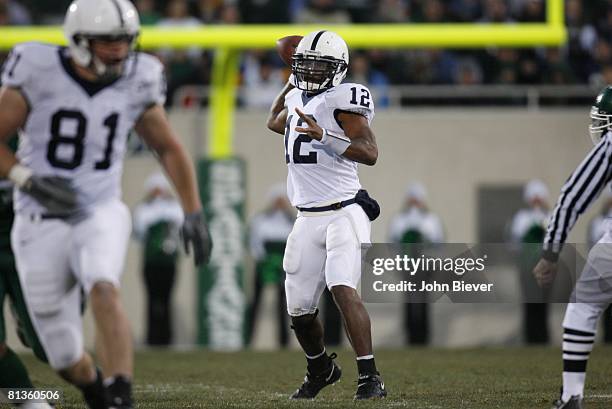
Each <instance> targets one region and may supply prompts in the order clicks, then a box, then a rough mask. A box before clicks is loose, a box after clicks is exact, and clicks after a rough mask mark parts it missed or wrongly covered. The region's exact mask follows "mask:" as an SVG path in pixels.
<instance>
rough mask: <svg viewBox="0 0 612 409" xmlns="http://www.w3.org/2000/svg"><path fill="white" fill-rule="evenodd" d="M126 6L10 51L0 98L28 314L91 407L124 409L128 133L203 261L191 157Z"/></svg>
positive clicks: (204, 243)
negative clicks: (91, 329)
mask: <svg viewBox="0 0 612 409" xmlns="http://www.w3.org/2000/svg"><path fill="white" fill-rule="evenodd" d="M139 29H140V25H139V20H138V13H137V12H136V9H135V8H134V6H133V5H132V3H131V2H130V1H128V0H75V1H74V2H73V3H72V4H71V5H70V7H69V9H68V12H67V14H66V19H65V23H64V31H65V34H66V37H67V39H68V44H69V46H68V47H66V48H65V47H56V46H51V45H45V44H38V43H27V44H22V45H18V46H16V47H15V48H14V50H13V51H12V53H11V56H10V57H9V60H8V62H7V63H6V65H5V68H4V71H3V74H2V84H3V86H2V88H1V89H0V138H1V139H2V141H3V142H4V141H6V139H7V138H8V137H9V136H10V135H12V134H13V133H14V132H15V131H17V130H20V141H19V148H18V151H17V154H16V155H14V154H13V153H12V152H11V151H10V150H9V149H8V148H7V146H6V144H4V143H0V177H8V179H10V180H12V181H13V182H14V183H15V185H16V186H17V187H18V189H15V200H14V208H15V214H16V216H15V223H14V225H13V229H12V233H11V236H12V237H11V238H12V247H13V250H14V253H15V257H16V264H17V269H18V272H19V279H20V282H21V285H22V288H23V292H24V296H25V299H26V304H27V308H28V312H29V314H30V316H31V318H32V322H33V326H34V328H35V330H36V332H37V334H38V337H39V339H40V341H41V343H42V346H43V348H44V350H45V354H46V357H47V359H48V361H49V364H50V365H51V366H52V367H53V368H54V369H56V370H57V371H58V372H59V373H60V374H61V375H62V376H63V377H64V378H65V379H67V380H68V381H70V382H71V383H73V384H74V385H76V386H77V387H79V388H80V389H81V390H82V392H83V395H84V398H85V400H86V401H87V403H88V405H89V406H90V407H92V408H107V407H110V408H131V407H133V403H132V397H131V379H132V373H133V353H132V338H131V334H130V327H129V323H128V321H127V318H126V315H125V312H124V310H123V307H122V305H121V302H120V298H119V280H120V277H121V273H122V269H123V264H124V257H125V252H126V248H127V244H128V239H129V235H130V229H131V223H130V212H129V210H128V208H127V207H126V206H125V205H124V204H123V202H121V199H120V196H121V188H120V186H121V174H122V167H123V158H124V155H125V148H126V138H127V136H128V133H129V132H130V130H131V129H132V128H134V129H136V131H137V132H138V134H139V135H140V136H141V137H142V138H143V139H144V140H145V141H146V142H147V144H148V145H149V146H150V147H151V148H152V149H153V150H154V151H155V153H156V154H157V156H158V158H159V161H160V162H161V164H162V165H163V167H164V168H165V170H166V172H167V173H168V176H169V177H170V179H171V180H172V182H173V183H174V185H175V187H176V190H177V192H178V195H179V196H180V199H181V203H182V206H183V210H184V212H185V220H184V225H183V235H184V239H185V246H186V247H188V246H189V245H191V246H192V247H193V251H194V255H195V258H196V263H202V262H204V261H205V260H206V259H207V257H208V254H209V252H210V240H209V236H208V232H207V230H206V226H205V224H204V222H203V220H202V216H201V212H202V207H201V203H200V199H199V195H198V189H197V186H196V180H195V172H194V169H193V164H192V162H191V159H190V157H189V155H188V154H187V152H186V151H185V149H184V148H183V147H182V146H181V145H180V143H179V141H178V139H177V137H176V136H175V134H174V133H173V131H172V130H171V129H170V126H169V123H168V121H167V119H166V116H165V112H164V108H163V103H164V98H165V84H164V77H163V70H162V65H161V64H160V63H159V62H158V61H157V60H156V59H155V58H154V57H152V56H149V55H146V54H140V53H137V52H134V46H135V42H136V39H137V37H138V34H139ZM81 288H83V289H84V292H85V293H86V294H87V296H88V297H89V300H90V305H91V307H92V310H93V314H94V318H95V322H96V329H97V334H98V341H99V342H98V344H99V345H97V347H98V348H99V349H98V356H99V357H100V359H101V363H102V369H103V372H104V375H105V376H106V377H107V378H106V379H104V380H102V379H101V373H100V371H99V370H97V369H96V366H95V365H94V363H93V360H92V358H91V356H90V355H89V354H88V353H87V352H85V351H84V347H83V336H82V321H81V315H80V306H81Z"/></svg>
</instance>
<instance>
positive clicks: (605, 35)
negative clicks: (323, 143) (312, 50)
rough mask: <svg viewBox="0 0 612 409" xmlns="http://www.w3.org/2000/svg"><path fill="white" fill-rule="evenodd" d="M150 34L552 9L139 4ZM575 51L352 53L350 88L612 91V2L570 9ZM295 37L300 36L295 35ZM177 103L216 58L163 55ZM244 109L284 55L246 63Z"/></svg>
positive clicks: (13, 17) (416, 1)
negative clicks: (155, 29)
mask: <svg viewBox="0 0 612 409" xmlns="http://www.w3.org/2000/svg"><path fill="white" fill-rule="evenodd" d="M134 2H135V4H136V6H137V8H138V10H139V12H140V14H141V21H142V24H143V25H158V26H166V27H168V26H177V27H179V26H198V25H202V24H203V25H209V24H239V23H246V24H250V23H317V24H334V23H338V24H342V23H389V24H394V23H411V22H414V23H446V22H476V23H483V24H486V23H492V22H503V23H525V22H544V21H545V16H546V2H545V0H169V1H160V0H134ZM69 3H70V1H69V0H53V1H51V0H0V25H28V24H59V23H61V21H62V19H63V14H64V12H65V10H66V8H67V6H68V4H69ZM565 20H566V25H567V27H568V31H569V41H568V43H567V45H566V46H564V47H561V48H541V49H533V48H529V49H498V48H488V49H480V50H434V49H416V50H376V49H369V50H352V54H351V64H350V70H349V76H348V78H349V80H352V81H356V82H362V83H366V84H368V85H370V86H371V87H374V88H377V89H378V90H379V92H378V93H377V94H378V100H379V101H378V102H379V104H378V105H379V107H380V106H385V105H386V101H385V97H384V95H385V92H384V89H385V87H389V86H393V85H413V84H418V85H431V84H448V85H453V84H456V85H475V84H509V85H515V84H522V85H533V84H555V85H564V84H589V85H592V86H595V87H597V86H601V85H604V84H610V83H612V0H589V1H583V0H566V1H565ZM287 34H288V35H290V34H294V33H287ZM157 54H158V55H159V56H160V58H161V59H162V61H163V62H164V63H165V65H166V67H167V74H168V84H169V87H168V89H169V94H170V95H169V98H168V101H169V103H171V102H172V101H173V100H174V99H173V95H174V93H175V91H176V90H177V89H178V88H180V87H182V86H185V85H208V84H209V83H210V73H211V60H212V54H211V52H210V51H207V50H200V49H196V48H194V49H189V50H187V51H177V50H172V51H170V50H162V51H159V52H158V53H157ZM241 72H242V76H241V81H242V92H241V104H242V105H246V106H255V107H259V106H261V107H267V106H269V103H270V101H271V100H272V99H273V97H274V95H275V94H276V92H277V91H278V89H279V88H280V86H281V85H282V83H283V82H284V81H285V80H286V78H287V76H288V74H289V69H288V67H286V66H284V64H283V63H282V61H281V60H280V58H279V57H278V56H277V55H276V52H275V51H274V50H250V51H249V52H248V53H245V54H244V58H243V61H242V71H241Z"/></svg>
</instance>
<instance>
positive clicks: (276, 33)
mask: <svg viewBox="0 0 612 409" xmlns="http://www.w3.org/2000/svg"><path fill="white" fill-rule="evenodd" d="M316 29H329V30H333V31H335V32H337V33H338V34H340V35H341V36H342V37H343V38H344V39H345V40H346V42H347V43H348V45H349V46H350V47H354V48H394V49H395V48H483V47H493V46H495V47H539V46H549V47H550V46H559V45H561V44H563V43H565V41H566V39H567V32H566V29H565V25H564V12H563V0H547V1H546V21H545V22H543V23H491V24H489V23H448V24H447V23H443V24H422V23H419V24H411V23H406V24H353V25H334V26H327V27H325V26H318V25H315V26H313V25H294V24H283V25H278V24H274V25H212V26H201V27H195V28H194V27H189V28H176V27H155V26H147V27H143V29H142V34H141V37H140V40H139V44H140V46H141V48H143V49H157V48H164V47H168V48H177V49H184V48H188V47H201V48H209V49H214V50H215V57H214V62H213V73H212V81H211V87H212V88H211V101H210V109H209V116H208V130H209V132H208V136H209V138H208V149H207V152H205V153H203V154H206V155H208V156H210V157H212V158H224V157H229V156H231V155H232V152H233V140H232V133H233V126H232V125H233V118H234V110H235V105H236V104H235V95H236V87H237V84H238V62H239V58H238V57H239V53H240V51H241V50H243V49H249V48H272V47H274V46H275V44H276V40H277V39H278V38H281V37H285V36H287V35H293V34H296V35H299V34H301V35H303V34H306V33H308V32H310V31H313V30H316ZM27 41H44V42H49V43H56V44H65V38H64V36H63V33H62V30H61V27H56V26H31V27H21V26H5V27H0V49H3V50H6V49H10V48H11V47H13V46H14V45H15V44H18V43H22V42H27Z"/></svg>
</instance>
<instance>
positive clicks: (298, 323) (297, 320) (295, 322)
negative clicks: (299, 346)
mask: <svg viewBox="0 0 612 409" xmlns="http://www.w3.org/2000/svg"><path fill="white" fill-rule="evenodd" d="M318 315H319V309H318V308H317V309H316V310H315V312H314V313H312V314H305V315H300V316H292V317H291V329H292V330H294V331H295V333H296V334H298V335H299V334H301V333H307V332H308V331H310V328H311V327H312V324H314V322H315V320H316V319H317V316H318Z"/></svg>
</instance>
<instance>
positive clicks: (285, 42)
mask: <svg viewBox="0 0 612 409" xmlns="http://www.w3.org/2000/svg"><path fill="white" fill-rule="evenodd" d="M302 38H303V37H302V36H287V37H283V38H280V39H278V40H276V50H277V51H278V54H279V55H280V57H281V59H282V60H283V62H284V63H285V64H287V65H288V66H290V67H291V57H293V54H294V53H295V49H296V48H297V46H298V44H299V43H300V41H301V40H302Z"/></svg>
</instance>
